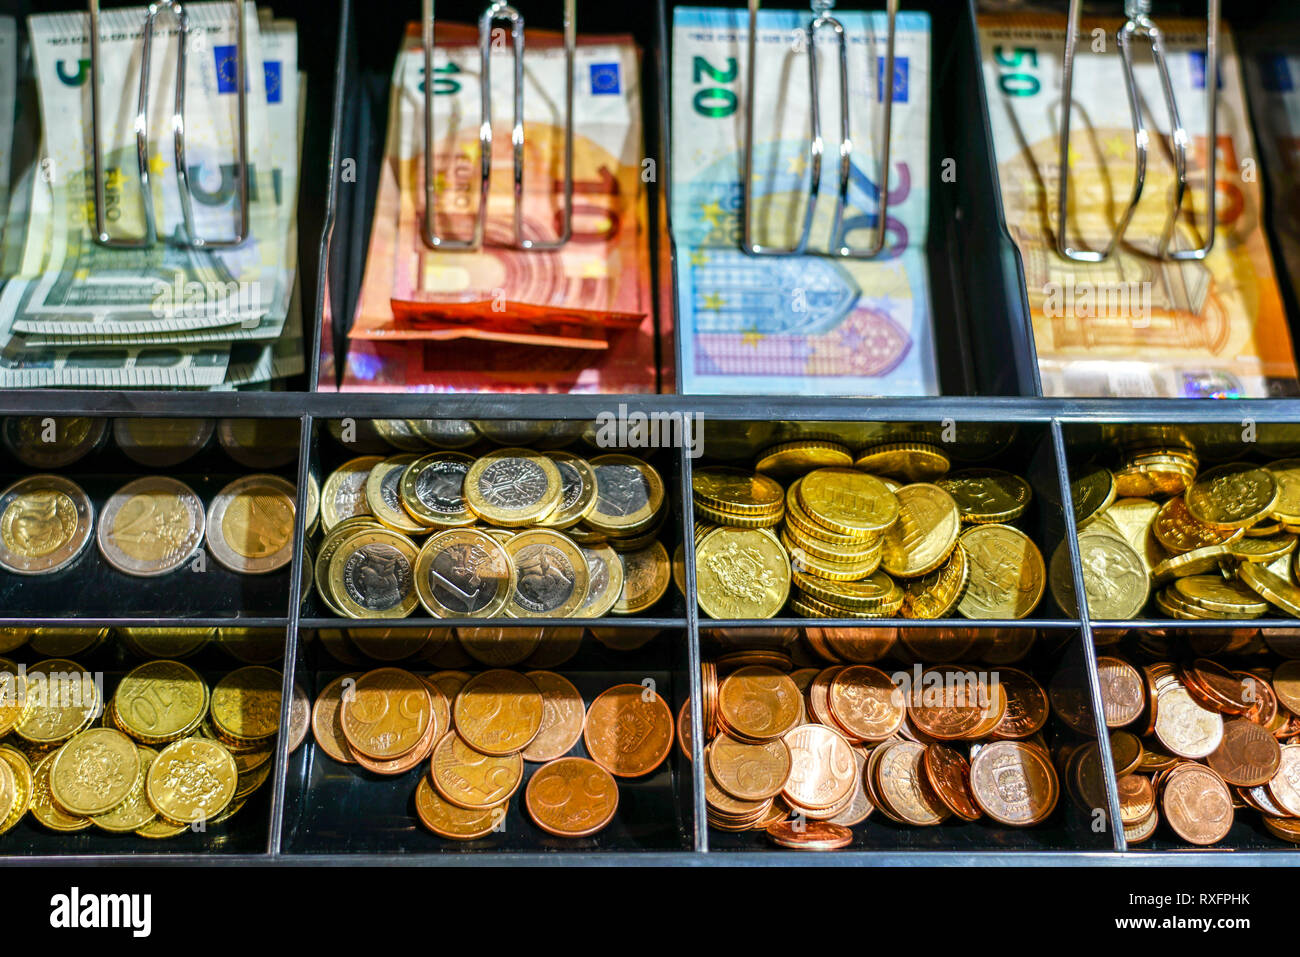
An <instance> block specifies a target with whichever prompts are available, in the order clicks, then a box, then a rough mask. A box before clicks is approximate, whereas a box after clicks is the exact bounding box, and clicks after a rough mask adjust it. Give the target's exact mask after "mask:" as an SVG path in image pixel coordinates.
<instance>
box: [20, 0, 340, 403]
mask: <svg viewBox="0 0 1300 957" xmlns="http://www.w3.org/2000/svg"><path fill="white" fill-rule="evenodd" d="M143 6H147V4H133V3H121V2H117V0H109V2H106V3H105V4H104V5H103V6H102V8H101V10H102V16H104V17H105V18H107V17H109V16H110V15H111V14H113V13H114V12H115V10H116V9H118V8H122V7H143ZM264 6H265V7H266V8H267V9H269V10H273V11H274V14H275V15H276V16H277V17H280V18H292V19H294V20H295V21H296V24H297V37H298V44H297V45H298V51H297V55H298V68H299V72H300V73H301V74H303V75H304V76H303V79H304V81H305V88H304V91H303V99H304V103H305V106H304V111H305V112H304V115H303V117H302V121H301V129H302V141H301V149H300V152H299V160H300V163H299V170H298V195H299V202H298V206H297V208H296V210H295V211H294V213H293V217H294V219H293V223H292V226H291V228H293V229H295V230H296V235H297V240H296V253H297V277H296V284H295V285H294V286H293V290H292V295H293V299H294V301H295V302H296V303H297V305H296V306H292V307H291V308H290V310H289V317H288V320H287V322H288V323H289V324H290V325H291V324H292V323H293V322H294V321H295V314H296V312H298V311H300V312H301V322H302V327H303V335H302V343H297V344H295V342H294V341H291V340H292V337H291V336H286V337H285V338H284V339H282V340H281V342H282V344H283V345H282V347H278V351H277V355H276V358H275V371H274V373H273V376H274V378H275V379H276V381H277V387H278V388H282V389H290V390H294V391H306V390H308V389H309V381H310V375H309V372H310V368H311V352H312V345H311V344H312V343H313V342H314V340H315V337H316V333H315V330H316V328H317V327H318V326H319V316H320V314H321V311H322V308H323V299H324V297H325V292H326V290H325V283H324V279H325V270H324V262H325V260H324V256H325V254H326V252H327V250H329V249H330V235H331V234H332V232H333V219H334V214H335V209H334V187H333V183H332V180H333V176H334V173H333V171H332V170H333V167H334V155H333V150H334V148H335V145H336V138H337V135H336V130H335V126H336V121H335V115H334V114H335V108H336V105H335V85H336V82H337V78H338V69H337V67H338V56H339V49H340V38H341V16H342V12H343V11H342V9H341V8H340V7H337V6H335V5H332V4H331V5H328V6H327V7H325V8H322V7H321V6H320V5H319V4H317V3H312V2H308V0H275V2H273V3H268V4H264ZM85 11H86V4H85V3H75V2H66V0H0V33H5V32H6V31H8V36H10V37H11V38H12V40H13V43H12V47H13V49H3V48H4V47H6V44H5V43H4V42H0V57H4V56H6V55H8V56H13V57H14V61H13V63H14V65H16V69H15V75H16V80H17V84H18V86H17V90H14V91H11V90H8V89H5V87H4V84H3V76H4V73H5V67H4V66H0V153H4V154H10V153H11V155H7V156H6V160H8V162H0V179H3V182H2V183H0V214H5V213H7V212H8V209H9V202H10V199H11V198H12V196H13V194H11V192H10V187H11V186H17V185H18V177H19V174H20V172H21V170H22V169H23V168H24V166H26V165H29V164H30V163H31V161H32V158H33V156H34V155H35V154H36V150H37V148H38V144H39V142H40V140H41V137H42V136H43V135H44V133H43V131H42V129H41V123H42V120H41V110H40V102H39V99H40V98H39V94H38V93H37V91H36V89H35V80H34V77H33V74H32V70H33V65H32V57H31V44H30V39H29V29H28V22H27V18H28V17H29V16H33V15H43V14H51V13H63V12H80V13H83V14H85ZM192 12H193V11H191V13H192ZM87 21H88V16H87ZM172 27H173V23H172V22H171V21H170V19H169V16H168V14H167V13H166V12H165V11H164V13H163V14H162V15H161V16H160V18H159V20H158V25H157V29H158V31H159V32H160V33H161V32H162V31H165V30H170V29H172ZM103 29H104V34H105V35H107V33H108V27H107V26H105V27H104V28H103ZM197 35H198V31H197V30H196V31H194V32H192V33H191V48H190V50H189V56H190V57H191V59H192V60H193V59H194V58H197V57H202V56H204V55H206V56H207V57H208V58H211V57H212V56H213V55H214V52H213V50H211V49H201V46H202V41H201V40H200V41H195V39H194V37H195V36H197ZM216 53H217V54H218V55H224V51H223V50H221V49H220V48H218V49H217V51H216ZM218 65H220V61H218ZM65 66H66V69H65V73H66V76H65V82H69V83H75V82H77V80H78V77H79V76H80V75H81V71H83V70H88V61H87V62H83V63H80V64H77V63H70V64H66V65H65ZM269 66H270V65H269V64H268V77H267V82H268V89H269V90H271V95H272V96H274V88H275V83H276V78H275V76H274V70H271V69H269ZM276 66H279V64H276ZM162 69H163V68H162V66H161V65H160V63H159V62H158V57H157V56H155V59H154V63H153V66H152V70H153V74H154V75H155V77H156V76H158V75H159V74H160V72H161V71H162ZM87 75H88V74H87ZM231 82H233V81H231ZM138 83H139V78H138V74H133V75H131V76H129V77H123V76H117V77H115V76H110V75H107V73H106V74H105V75H104V76H102V77H101V90H102V91H103V100H104V103H103V108H104V110H105V113H106V114H111V113H112V112H113V111H114V110H116V106H115V104H114V102H113V98H114V97H115V96H116V95H117V94H118V93H121V92H122V91H128V90H129V91H130V92H129V94H128V98H129V102H130V106H129V109H130V110H131V111H134V109H135V104H136V89H137V86H138ZM223 92H224V81H223ZM197 95H198V91H197V90H192V91H191V92H190V97H189V99H190V101H191V102H193V100H194V99H195V97H196V96H197ZM166 99H167V101H168V103H169V104H170V103H171V100H172V96H171V91H170V90H168V95H167V97H166ZM10 121H12V122H10ZM87 122H88V121H87ZM197 122H198V121H197V120H196V119H194V118H190V121H189V123H188V126H189V127H190V128H191V133H193V132H194V131H195V127H196V124H197ZM10 135H12V141H11V139H10ZM165 139H166V148H165V149H164V150H163V152H162V154H161V156H159V157H158V158H159V159H160V160H161V161H162V162H164V163H170V164H174V162H175V161H174V158H172V149H171V140H170V137H165ZM11 145H12V150H11ZM230 150H231V154H232V156H233V155H237V154H236V150H237V144H235V143H231V144H230ZM87 155H89V154H87ZM313 158H314V159H313ZM326 158H328V162H327V161H326ZM132 172H133V171H128V172H127V175H128V176H130V175H132ZM42 175H51V176H57V175H59V174H58V172H57V165H52V166H49V167H48V169H47V170H46V171H44V172H43V173H42ZM276 181H277V182H280V181H281V180H280V179H279V174H278V173H277V174H276ZM210 187H211V184H210V183H208V182H204V183H201V184H200V183H195V184H194V188H195V190H196V193H197V191H198V190H200V189H203V188H210ZM197 202H198V200H196V203H197ZM87 211H88V215H89V216H90V217H91V221H92V223H93V217H94V206H93V203H90V202H88V206H87ZM14 231H15V232H17V231H18V230H17V227H15V228H14ZM209 238H214V239H219V238H221V237H209ZM254 240H256V235H254ZM19 248H21V244H20V247H19ZM334 252H335V254H336V255H337V250H335V251H334ZM5 268H6V271H7V270H8V264H7V263H6V266H5ZM8 278H11V277H10V276H9V275H4V274H0V280H4V279H8ZM205 278H206V277H205ZM243 285H245V286H247V285H250V284H248V283H245V284H243ZM251 285H253V286H254V287H255V286H256V284H255V283H254V284H251ZM208 294H209V295H211V292H209V293H208ZM256 294H257V293H256V292H255V291H248V290H244V289H241V292H240V297H241V298H240V302H241V303H242V301H243V297H245V296H252V295H256ZM184 295H187V293H184V292H182V291H179V290H178V291H177V293H176V300H177V301H178V302H180V301H181V297H182V296H184ZM6 341H8V340H7V339H6ZM267 341H269V340H262V341H261V342H260V344H261V345H266V343H267ZM303 343H305V344H303ZM258 344H259V343H258V342H250V343H239V344H237V345H236V346H235V349H236V351H235V354H233V355H232V357H231V360H230V367H231V368H234V367H235V366H236V365H237V364H245V363H246V364H248V365H249V366H252V365H253V364H254V361H255V360H256V358H257V348H256V347H257V346H258ZM78 348H81V347H78ZM114 348H115V347H113V346H111V345H109V344H106V343H105V342H100V343H97V347H96V348H95V349H90V348H89V347H87V350H86V353H85V354H87V355H90V356H92V357H93V358H94V360H95V361H93V362H88V363H85V364H84V367H85V370H86V371H79V372H77V376H78V377H77V378H76V379H75V381H76V382H77V383H78V384H80V385H82V386H86V387H90V388H105V387H107V386H106V384H105V383H96V382H95V381H94V380H93V378H92V377H91V373H92V372H93V371H94V370H95V369H96V368H97V367H98V366H99V365H100V364H101V361H100V360H101V359H102V357H104V356H105V355H107V356H109V357H110V358H111V357H112V354H113V351H114ZM116 348H119V349H122V348H124V347H116ZM178 354H179V353H178V350H177V349H176V348H175V347H170V348H169V347H167V346H149V347H147V348H146V350H145V351H144V352H142V353H141V354H140V355H138V356H137V357H136V358H135V362H136V364H138V365H140V366H150V365H152V366H156V367H157V370H156V374H154V375H152V376H151V377H150V378H147V379H131V380H130V381H129V383H127V384H126V385H125V386H124V387H126V388H150V387H153V388H157V387H159V386H164V387H173V388H176V387H181V388H184V387H187V386H188V387H193V385H192V383H189V382H187V381H186V380H185V379H184V378H182V377H180V376H181V366H179V365H178V364H177V357H178ZM299 354H301V355H302V359H301V360H300V359H299V358H298V356H299ZM122 356H123V358H122V360H121V361H122V363H123V366H124V367H125V365H126V364H127V363H128V362H129V361H130V356H129V355H128V353H127V352H125V351H123V352H122ZM263 364H265V363H263ZM68 368H69V369H70V370H75V369H77V363H73V362H70V363H69V366H68ZM173 369H174V370H175V372H174V373H173ZM261 374H262V373H261V372H259V373H257V375H259V376H260V375H261ZM73 381H74V380H72V379H69V380H68V381H66V382H59V383H57V384H58V385H67V384H72V382H73ZM259 381H266V380H259Z"/></svg>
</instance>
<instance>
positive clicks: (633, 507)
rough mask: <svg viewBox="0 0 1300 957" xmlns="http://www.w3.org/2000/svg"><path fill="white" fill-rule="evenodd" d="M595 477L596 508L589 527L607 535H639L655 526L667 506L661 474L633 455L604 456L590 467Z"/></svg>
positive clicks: (593, 509)
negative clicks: (655, 521) (664, 506)
mask: <svg viewBox="0 0 1300 957" xmlns="http://www.w3.org/2000/svg"><path fill="white" fill-rule="evenodd" d="M588 464H589V465H590V466H591V468H592V471H594V472H595V473H596V505H595V507H593V508H592V510H591V511H590V512H589V513H588V514H587V517H586V519H585V521H586V524H587V525H589V526H590V527H591V528H593V529H595V530H596V531H598V532H603V533H604V534H606V535H617V536H627V535H634V534H637V533H639V532H641V531H643V530H645V529H646V528H648V527H649V526H650V525H652V524H653V523H654V520H655V518H656V517H657V516H658V515H659V513H660V510H661V509H662V508H663V505H664V481H663V478H662V477H661V476H660V475H659V472H658V471H657V470H655V469H654V468H653V467H652V466H650V465H649V464H647V463H646V462H643V461H642V460H641V459H638V458H634V457H633V456H631V455H601V456H598V457H597V458H594V459H592V460H591V461H590V462H589V463H588Z"/></svg>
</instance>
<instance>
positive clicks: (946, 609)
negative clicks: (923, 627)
mask: <svg viewBox="0 0 1300 957" xmlns="http://www.w3.org/2000/svg"><path fill="white" fill-rule="evenodd" d="M970 579H971V563H970V560H969V559H968V558H967V557H966V549H965V548H964V547H962V545H961V544H960V541H959V543H958V545H957V547H956V548H954V549H953V550H952V554H951V555H950V556H949V558H948V560H947V561H946V562H944V563H943V564H942V565H941V566H939V568H937V569H936V570H934V571H932V572H930V573H929V574H928V575H923V576H921V577H920V578H913V579H910V580H909V581H907V582H905V583H904V584H903V608H902V611H903V616H904V617H905V618H930V619H933V618H946V617H948V616H949V615H951V614H952V612H953V611H954V610H955V609H956V607H957V604H958V603H959V602H960V601H961V599H962V596H963V595H965V594H966V588H967V587H968V586H969V584H970Z"/></svg>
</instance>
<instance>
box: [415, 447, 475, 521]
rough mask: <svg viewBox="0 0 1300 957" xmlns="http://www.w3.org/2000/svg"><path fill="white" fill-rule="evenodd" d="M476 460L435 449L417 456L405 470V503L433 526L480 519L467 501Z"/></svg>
mask: <svg viewBox="0 0 1300 957" xmlns="http://www.w3.org/2000/svg"><path fill="white" fill-rule="evenodd" d="M473 464H474V460H473V459H472V458H470V457H469V456H468V455H464V454H462V453H460V452H435V453H433V454H432V455H426V456H424V457H423V458H419V459H416V460H415V461H414V462H412V463H411V464H410V465H408V466H407V467H406V471H404V472H403V473H402V481H401V486H400V488H399V489H398V491H399V494H400V497H401V500H402V506H403V508H405V509H406V511H407V512H408V513H410V515H411V516H412V517H414V518H415V519H416V521H418V522H420V523H421V524H423V525H427V526H429V527H432V528H464V527H465V526H468V525H473V524H474V523H475V522H477V521H478V516H477V515H475V514H474V511H473V510H472V509H471V508H470V507H469V505H468V504H467V503H466V501H465V494H464V491H465V476H466V475H468V474H469V470H470V466H472V465H473Z"/></svg>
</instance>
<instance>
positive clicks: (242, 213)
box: [90, 0, 249, 249]
mask: <svg viewBox="0 0 1300 957" xmlns="http://www.w3.org/2000/svg"><path fill="white" fill-rule="evenodd" d="M234 7H235V20H236V23H237V27H236V30H237V37H238V39H237V41H236V42H237V44H238V52H237V54H236V61H237V62H236V69H237V70H238V76H237V78H236V80H235V83H236V91H237V95H238V110H239V170H238V175H239V189H240V201H239V225H238V228H237V230H236V233H235V235H234V236H233V237H231V238H230V239H208V238H206V237H202V236H199V235H197V230H196V228H195V223H194V195H193V191H192V190H191V188H190V173H189V167H188V166H187V165H186V155H185V69H186V48H187V47H188V45H189V34H190V18H189V14H188V12H186V10H185V7H184V5H183V4H182V3H181V2H180V0H155V2H154V3H151V4H150V5H149V11H148V14H147V15H146V17H145V21H144V32H143V36H142V39H141V43H142V47H141V51H140V92H139V95H138V97H137V99H136V112H135V124H134V129H135V148H136V163H137V167H138V174H139V179H140V194H141V205H142V207H143V211H144V222H145V234H144V236H142V237H140V238H139V239H129V238H121V237H114V236H113V235H112V234H111V233H110V232H109V229H108V200H107V191H108V190H107V172H106V170H105V168H104V155H103V138H102V124H101V120H100V115H101V112H102V106H101V102H100V100H101V94H100V90H99V58H100V24H99V16H100V12H99V0H90V128H91V136H92V138H93V140H94V142H93V143H92V153H93V157H94V170H95V234H94V240H95V242H96V244H98V245H100V246H105V247H108V248H110V249H148V248H150V247H152V246H154V245H156V244H157V242H158V220H157V213H156V212H155V211H154V204H153V192H152V190H151V189H150V183H149V175H150V173H149V82H150V72H151V70H150V68H151V63H152V59H153V35H154V29H155V27H156V25H157V22H158V16H159V14H161V13H162V12H163V11H164V10H167V11H169V12H170V13H171V14H172V16H173V17H175V19H176V23H177V27H178V34H179V35H178V43H179V47H178V49H177V53H176V98H175V101H174V105H173V107H172V142H173V144H174V149H175V156H176V185H177V189H178V190H179V192H180V198H181V215H182V217H183V218H184V220H185V235H184V237H176V238H173V239H171V240H169V241H170V242H171V243H173V244H174V245H177V246H180V247H182V248H187V249H230V248H233V247H236V246H241V245H243V243H244V242H245V241H246V240H247V239H248V235H249V211H248V193H249V185H248V91H247V89H246V87H245V84H246V82H247V51H248V47H247V44H246V42H245V41H246V39H247V38H246V35H245V26H244V9H243V4H242V3H241V2H239V0H236V2H235V3H234Z"/></svg>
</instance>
